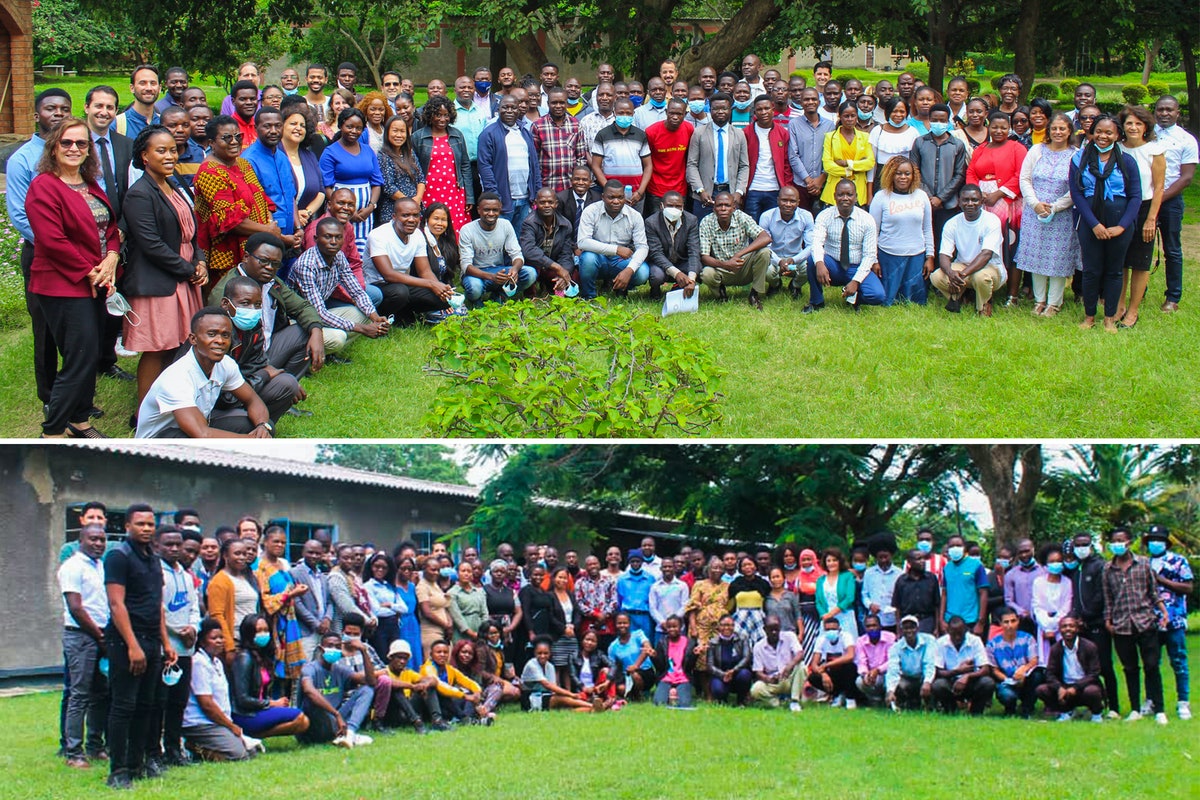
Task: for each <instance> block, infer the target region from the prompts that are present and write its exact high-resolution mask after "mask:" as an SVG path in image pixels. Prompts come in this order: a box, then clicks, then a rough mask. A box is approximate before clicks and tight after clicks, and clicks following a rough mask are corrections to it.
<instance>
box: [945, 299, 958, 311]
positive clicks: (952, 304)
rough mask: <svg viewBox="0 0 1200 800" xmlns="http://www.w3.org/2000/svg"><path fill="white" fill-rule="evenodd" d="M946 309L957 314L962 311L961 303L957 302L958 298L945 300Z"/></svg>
mask: <svg viewBox="0 0 1200 800" xmlns="http://www.w3.org/2000/svg"><path fill="white" fill-rule="evenodd" d="M946 310H947V311H949V312H950V313H951V314H957V313H959V312H960V311H962V303H961V302H959V301H958V300H953V299H951V300H947V301H946Z"/></svg>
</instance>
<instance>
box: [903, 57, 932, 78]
mask: <svg viewBox="0 0 1200 800" xmlns="http://www.w3.org/2000/svg"><path fill="white" fill-rule="evenodd" d="M900 72H902V73H904V72H911V73H912V74H913V77H916V78H920V79H921V80H923V81H925V82H926V83H928V82H929V64H927V63H925V62H912V63H910V64H909V65H908V66H907V67H904V68H903V69H901V70H900Z"/></svg>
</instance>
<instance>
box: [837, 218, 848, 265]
mask: <svg viewBox="0 0 1200 800" xmlns="http://www.w3.org/2000/svg"><path fill="white" fill-rule="evenodd" d="M838 259H839V260H838V266H839V267H841V268H842V269H844V270H846V269H850V218H849V217H842V250H841V252H840V253H839V254H838Z"/></svg>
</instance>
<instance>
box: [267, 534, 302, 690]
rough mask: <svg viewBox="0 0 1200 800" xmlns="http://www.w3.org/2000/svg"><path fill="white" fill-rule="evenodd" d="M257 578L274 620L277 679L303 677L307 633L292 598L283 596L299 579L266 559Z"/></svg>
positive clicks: (270, 617)
mask: <svg viewBox="0 0 1200 800" xmlns="http://www.w3.org/2000/svg"><path fill="white" fill-rule="evenodd" d="M284 566H285V567H286V562H285V564H284ZM255 577H256V578H258V588H259V590H260V591H261V592H262V605H263V611H264V612H265V613H266V615H267V618H268V619H269V620H270V621H271V627H272V630H273V631H274V638H275V641H276V642H277V643H278V644H277V647H278V650H277V656H278V657H277V658H276V659H275V677H277V678H287V679H290V680H295V679H296V678H299V677H300V668H301V667H303V666H304V662H305V658H304V643H303V639H304V634H303V633H302V632H301V630H300V623H299V622H298V621H297V619H296V608H295V606H294V605H293V603H292V600H291V598H285V597H284V596H283V594H284V592H286V591H288V590H289V589H292V588H294V587H295V586H296V579H295V578H293V577H292V574H291V573H290V572H288V571H287V569H283V568H280V567H279V566H277V565H275V564H272V563H270V562H268V561H267V559H266V558H260V559H259V560H258V570H257V571H256V572H255Z"/></svg>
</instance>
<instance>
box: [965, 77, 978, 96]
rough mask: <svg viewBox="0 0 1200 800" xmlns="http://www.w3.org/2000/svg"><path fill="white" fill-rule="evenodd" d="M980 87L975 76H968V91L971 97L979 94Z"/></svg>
mask: <svg viewBox="0 0 1200 800" xmlns="http://www.w3.org/2000/svg"><path fill="white" fill-rule="evenodd" d="M979 89H980V86H979V81H977V80H975V79H974V78H967V93H968V94H969V95H971V97H975V96H976V95H978V94H979Z"/></svg>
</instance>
